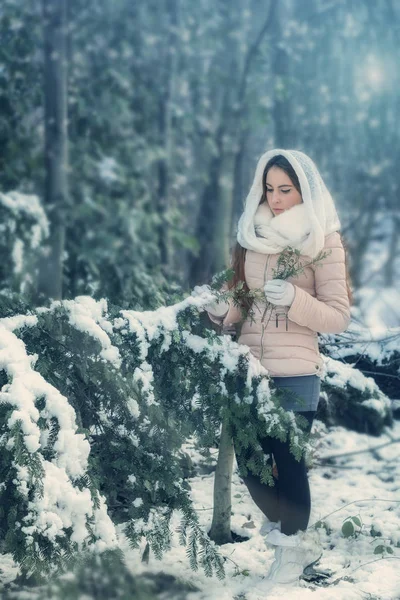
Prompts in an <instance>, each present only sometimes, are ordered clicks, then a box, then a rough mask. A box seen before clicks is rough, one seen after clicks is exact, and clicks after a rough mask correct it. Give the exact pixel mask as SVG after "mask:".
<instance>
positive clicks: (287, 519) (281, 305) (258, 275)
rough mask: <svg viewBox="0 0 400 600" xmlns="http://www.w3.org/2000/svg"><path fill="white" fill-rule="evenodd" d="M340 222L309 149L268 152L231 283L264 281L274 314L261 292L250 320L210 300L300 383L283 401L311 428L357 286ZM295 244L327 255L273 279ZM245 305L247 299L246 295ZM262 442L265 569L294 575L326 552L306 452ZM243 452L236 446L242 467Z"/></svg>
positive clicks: (287, 379) (280, 579) (279, 577)
mask: <svg viewBox="0 0 400 600" xmlns="http://www.w3.org/2000/svg"><path fill="white" fill-rule="evenodd" d="M339 230H340V221H339V217H338V214H337V212H336V209H335V205H334V202H333V200H332V197H331V195H330V193H329V191H328V190H327V188H326V186H325V184H324V182H323V180H322V178H321V175H320V174H319V172H318V169H317V167H316V166H315V164H314V162H313V161H312V160H311V158H309V157H308V156H307V155H306V154H304V153H303V152H299V151H297V150H282V149H275V150H270V151H268V152H266V153H264V154H263V155H262V156H261V158H260V159H259V161H258V164H257V168H256V172H255V177H254V181H253V184H252V187H251V189H250V192H249V194H248V196H247V199H246V202H245V207H244V211H243V214H242V215H241V217H240V219H239V223H238V232H237V243H236V246H235V248H234V251H233V256H232V267H233V268H234V271H235V275H234V278H233V280H232V281H231V282H230V284H229V286H228V287H229V288H232V287H233V286H235V285H236V284H237V283H238V282H239V281H243V282H244V289H246V290H251V289H260V288H261V289H264V292H265V297H266V300H267V301H268V302H269V303H270V305H272V314H271V310H267V311H265V307H266V306H265V304H264V306H259V302H257V305H258V306H256V305H254V306H253V322H252V321H251V319H250V317H247V318H246V319H244V321H243V317H242V313H241V311H240V309H239V308H238V307H237V306H235V305H234V304H233V302H228V303H226V302H220V303H218V302H217V301H215V302H213V303H212V304H209V305H207V306H206V307H205V308H206V310H207V311H208V314H209V317H210V319H211V320H212V321H213V322H215V323H218V324H221V325H222V326H223V327H225V328H229V327H230V326H232V325H233V324H235V323H241V322H242V321H243V323H242V325H241V330H240V335H239V337H238V343H239V344H246V345H248V346H249V348H250V350H251V352H252V354H254V356H256V357H257V358H258V359H259V360H260V362H261V363H262V365H263V366H264V367H265V368H266V369H267V370H268V371H269V374H270V375H271V377H272V379H273V382H274V383H275V385H276V386H277V387H279V388H283V390H282V391H284V390H288V391H292V392H295V395H294V399H293V397H292V398H287V399H284V400H282V402H281V404H282V406H283V407H284V408H286V409H287V410H294V411H301V413H302V415H303V416H304V417H306V419H307V421H308V424H309V425H308V429H307V433H310V431H311V427H312V423H313V419H314V416H315V414H316V411H317V406H318V400H319V392H320V381H321V380H320V377H321V375H322V372H323V364H324V363H323V360H322V357H321V355H320V353H319V348H318V332H319V333H340V332H343V331H345V330H346V329H347V327H348V325H349V323H350V302H351V300H352V294H351V290H350V286H349V276H348V272H347V266H346V253H345V249H344V246H343V242H342V239H341V236H340V233H339ZM288 246H291V247H293V248H296V249H298V250H299V251H300V253H301V256H300V262H301V263H302V264H306V263H311V259H313V258H315V257H316V256H317V255H318V253H319V252H320V251H321V250H322V251H323V254H325V257H324V258H323V259H322V260H320V261H317V262H314V264H309V265H308V266H306V267H305V269H304V272H303V273H301V274H298V275H296V276H294V277H289V278H287V279H286V280H282V279H274V277H273V269H274V268H276V266H277V261H278V258H279V256H280V253H281V252H282V251H283V250H284V249H285V248H286V247H288ZM225 287H226V286H225ZM254 304H255V303H254ZM245 307H246V308H247V309H249V308H250V303H249V302H248V301H246V306H245ZM260 444H261V446H262V448H263V451H264V452H265V454H267V455H269V457H270V458H269V462H270V464H271V466H272V458H271V457H272V455H273V457H274V461H275V463H276V467H277V471H278V478H277V480H276V482H275V485H274V486H268V485H266V484H263V483H261V481H260V479H259V477H256V476H254V475H253V474H251V473H249V474H248V475H247V476H246V477H243V480H244V483H245V484H246V486H247V487H248V489H249V492H250V494H251V496H252V498H253V500H254V502H255V503H256V504H257V506H258V507H259V508H260V510H261V511H262V512H263V513H264V515H265V516H266V517H267V519H268V520H267V521H266V523H265V524H264V525H263V527H262V530H261V532H262V533H267V532H268V533H267V535H266V538H265V541H266V543H267V545H268V544H271V545H273V546H275V560H274V562H273V564H272V566H271V569H270V571H269V574H268V576H267V578H268V579H269V580H270V581H271V582H272V583H291V584H293V583H294V582H296V581H298V579H299V577H300V576H301V575H302V573H303V569H304V568H305V567H306V566H307V565H309V564H311V563H313V562H315V561H316V560H318V558H320V556H321V544H320V542H319V538H318V534H317V531H316V530H314V531H313V530H307V525H308V521H309V516H310V505H311V501H310V488H309V482H308V477H307V470H306V465H305V461H304V456H303V458H302V460H301V461H300V462H298V461H297V460H296V459H295V458H294V456H293V455H292V453H291V452H290V451H289V442H286V443H283V442H281V441H279V440H277V439H275V438H272V437H268V436H267V437H265V438H263V439H262V440H260ZM235 451H236V449H235ZM246 458H247V459H248V458H249V456H244V455H242V456H240V455H238V452H237V451H236V459H237V462H238V465H239V469H240V465H241V463H242V461H243V460H245V459H246ZM279 525H280V527H279Z"/></svg>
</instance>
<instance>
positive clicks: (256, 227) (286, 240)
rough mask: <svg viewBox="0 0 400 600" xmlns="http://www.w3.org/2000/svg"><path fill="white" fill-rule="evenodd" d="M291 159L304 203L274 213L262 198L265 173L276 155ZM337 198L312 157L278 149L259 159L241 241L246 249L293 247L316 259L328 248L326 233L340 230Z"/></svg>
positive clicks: (240, 227)
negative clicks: (328, 187) (324, 248)
mask: <svg viewBox="0 0 400 600" xmlns="http://www.w3.org/2000/svg"><path fill="white" fill-rule="evenodd" d="M277 154H281V155H283V156H285V158H287V160H288V161H289V162H290V163H291V165H292V167H293V168H294V170H295V172H296V174H297V177H298V178H299V182H300V188H301V196H302V200H303V202H302V203H301V204H295V205H294V206H292V207H291V208H290V209H288V210H286V211H284V212H282V213H280V214H278V215H276V216H274V214H273V212H272V211H271V209H270V208H269V205H268V202H267V201H264V202H263V203H262V204H260V200H261V198H262V174H263V171H264V168H265V165H266V164H267V162H268V161H269V159H270V158H272V156H275V155H277ZM340 226H341V225H340V220H339V216H338V214H337V212H336V208H335V205H334V202H333V199H332V197H331V195H330V193H329V191H328V189H327V187H326V185H325V183H324V182H323V180H322V178H321V175H320V173H319V171H318V169H317V167H316V166H315V164H314V163H313V161H312V160H311V158H310V157H309V156H307V155H306V154H304V153H303V152H300V151H298V150H283V149H275V150H269V151H268V152H265V153H264V154H263V155H262V156H261V158H260V159H259V161H258V164H257V168H256V172H255V176H254V181H253V184H252V186H251V188H250V191H249V193H248V195H247V198H246V202H245V207H244V211H243V214H242V216H241V217H240V219H239V223H238V232H237V240H238V242H239V244H240V245H241V246H243V248H247V249H249V250H254V251H256V252H261V253H264V254H277V253H278V252H281V251H282V250H283V249H284V248H285V247H287V246H292V247H294V248H296V249H297V250H300V252H301V253H302V254H304V255H307V256H311V257H312V258H314V257H315V256H316V255H317V254H318V252H320V250H322V248H323V247H324V244H325V236H327V235H328V234H329V233H331V232H332V231H338V230H339V229H340Z"/></svg>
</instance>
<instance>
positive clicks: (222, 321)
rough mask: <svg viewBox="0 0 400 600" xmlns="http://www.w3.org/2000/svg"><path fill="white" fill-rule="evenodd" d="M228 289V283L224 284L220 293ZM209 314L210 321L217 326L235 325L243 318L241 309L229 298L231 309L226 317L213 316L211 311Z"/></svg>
mask: <svg viewBox="0 0 400 600" xmlns="http://www.w3.org/2000/svg"><path fill="white" fill-rule="evenodd" d="M227 289H228V286H227V284H226V283H224V285H223V286H222V287H221V290H220V291H221V292H223V291H225V290H227ZM207 312H208V316H209V318H210V320H211V321H212V322H213V323H216V324H217V325H233V324H234V323H239V321H241V320H242V318H243V317H242V313H241V310H240V308H239V307H238V306H235V305H234V304H233V300H232V299H231V298H229V308H228V311H227V312H226V313H225V315H221V316H220V317H217V316H216V315H213V314H212V313H211V312H210V311H207Z"/></svg>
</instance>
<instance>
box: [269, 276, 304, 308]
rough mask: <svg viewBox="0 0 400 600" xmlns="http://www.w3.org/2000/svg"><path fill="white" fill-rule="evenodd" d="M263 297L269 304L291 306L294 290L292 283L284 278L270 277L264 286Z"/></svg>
mask: <svg viewBox="0 0 400 600" xmlns="http://www.w3.org/2000/svg"><path fill="white" fill-rule="evenodd" d="M264 292H265V297H266V298H267V300H268V302H271V304H277V305H279V306H291V305H292V302H293V300H294V296H295V293H296V290H295V288H294V285H293V284H292V283H290V282H289V281H285V280H284V279H271V280H270V281H268V282H267V283H266V284H265V286H264Z"/></svg>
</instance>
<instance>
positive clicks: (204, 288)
mask: <svg viewBox="0 0 400 600" xmlns="http://www.w3.org/2000/svg"><path fill="white" fill-rule="evenodd" d="M207 292H208V293H212V290H211V287H210V286H209V285H208V284H205V285H195V286H194V288H193V291H192V293H191V296H194V297H195V298H197V297H199V296H202V295H203V294H207ZM229 306H230V305H229V303H228V302H225V301H224V300H220V301H219V302H218V301H217V300H213V301H212V302H209V303H208V304H205V305H204V309H205V310H206V311H207V312H210V313H211V314H212V315H215V316H216V317H221V316H222V315H224V314H225V313H226V312H228V309H229Z"/></svg>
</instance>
